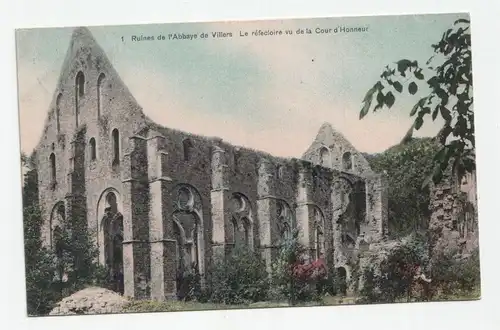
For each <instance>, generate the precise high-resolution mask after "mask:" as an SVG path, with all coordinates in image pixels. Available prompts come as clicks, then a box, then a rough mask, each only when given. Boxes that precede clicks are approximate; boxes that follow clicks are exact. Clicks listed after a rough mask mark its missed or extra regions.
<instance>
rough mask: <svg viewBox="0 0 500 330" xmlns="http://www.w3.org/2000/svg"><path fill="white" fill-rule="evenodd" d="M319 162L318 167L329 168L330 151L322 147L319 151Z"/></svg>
mask: <svg viewBox="0 0 500 330" xmlns="http://www.w3.org/2000/svg"><path fill="white" fill-rule="evenodd" d="M319 157H320V159H319V161H320V165H321V166H323V167H330V166H331V162H330V158H331V156H330V151H329V150H328V149H327V148H325V147H323V148H321V149H320V151H319Z"/></svg>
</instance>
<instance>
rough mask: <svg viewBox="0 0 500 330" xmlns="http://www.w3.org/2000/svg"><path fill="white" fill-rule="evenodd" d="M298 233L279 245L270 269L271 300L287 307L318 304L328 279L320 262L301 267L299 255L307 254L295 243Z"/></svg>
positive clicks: (302, 262)
mask: <svg viewBox="0 0 500 330" xmlns="http://www.w3.org/2000/svg"><path fill="white" fill-rule="evenodd" d="M298 235H299V230H298V229H295V230H294V231H292V233H291V235H290V237H288V238H287V239H284V240H283V241H282V242H281V246H280V250H279V254H278V257H277V258H276V260H275V262H274V263H273V265H272V274H271V278H272V289H271V298H272V299H273V300H284V299H287V300H288V301H289V303H290V305H295V304H296V303H297V302H301V301H302V302H303V301H311V300H318V299H319V298H320V296H321V295H322V294H323V293H324V292H326V291H327V290H328V291H329V292H332V291H333V290H332V289H333V285H330V287H329V286H328V283H329V282H330V281H329V280H331V278H329V277H328V274H329V273H330V272H328V270H327V268H326V266H325V264H324V261H323V260H322V259H320V260H316V261H314V262H313V263H310V264H305V263H304V260H303V258H302V257H303V255H304V254H305V253H306V252H307V250H306V248H305V247H304V246H302V245H301V244H300V242H299V240H298Z"/></svg>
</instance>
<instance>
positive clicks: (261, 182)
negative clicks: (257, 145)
mask: <svg viewBox="0 0 500 330" xmlns="http://www.w3.org/2000/svg"><path fill="white" fill-rule="evenodd" d="M273 168H274V166H273V164H271V163H270V162H269V161H268V160H267V159H265V158H262V159H261V160H260V164H259V171H258V174H259V177H258V183H257V221H258V223H259V242H260V248H261V255H262V259H263V260H264V261H265V263H266V269H267V272H268V274H271V265H272V249H273V244H272V242H273V240H272V228H271V223H272V220H271V215H272V214H275V213H276V212H275V209H276V205H275V204H276V203H275V196H274V186H273V178H274V175H273V173H274V171H273Z"/></svg>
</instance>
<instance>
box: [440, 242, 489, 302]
mask: <svg viewBox="0 0 500 330" xmlns="http://www.w3.org/2000/svg"><path fill="white" fill-rule="evenodd" d="M432 280H433V286H434V291H436V293H437V294H438V295H453V294H457V293H462V292H472V291H474V290H476V289H478V288H479V286H480V282H481V271H480V263H479V249H475V250H474V251H473V253H472V254H471V255H470V256H468V257H465V258H463V257H460V255H459V254H457V253H456V252H455V251H450V252H447V253H441V254H439V255H438V256H437V257H436V258H435V259H434V260H433V263H432ZM441 298H442V297H441Z"/></svg>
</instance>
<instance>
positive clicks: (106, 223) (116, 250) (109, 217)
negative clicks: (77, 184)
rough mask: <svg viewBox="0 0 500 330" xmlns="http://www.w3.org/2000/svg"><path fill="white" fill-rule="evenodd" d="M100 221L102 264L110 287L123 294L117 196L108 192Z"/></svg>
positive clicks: (120, 235)
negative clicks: (106, 272) (102, 236)
mask: <svg viewBox="0 0 500 330" xmlns="http://www.w3.org/2000/svg"><path fill="white" fill-rule="evenodd" d="M105 201H106V208H105V209H104V217H103V219H102V221H101V230H102V232H103V234H104V242H103V243H104V246H103V248H104V249H103V250H104V264H105V266H106V268H107V270H108V276H109V282H110V287H111V289H112V290H113V291H116V292H119V293H121V294H123V291H124V284H123V215H122V214H121V213H120V212H119V211H118V203H117V196H116V194H115V193H114V192H109V193H107V194H106V197H105Z"/></svg>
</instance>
